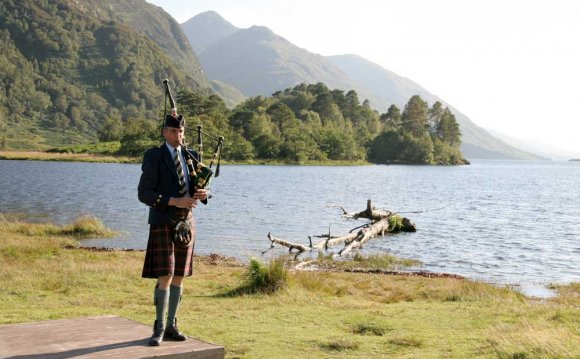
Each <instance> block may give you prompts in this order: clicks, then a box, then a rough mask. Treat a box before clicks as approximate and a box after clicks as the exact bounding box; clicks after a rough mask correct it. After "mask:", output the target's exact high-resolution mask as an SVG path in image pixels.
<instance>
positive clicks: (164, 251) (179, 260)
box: [141, 218, 195, 278]
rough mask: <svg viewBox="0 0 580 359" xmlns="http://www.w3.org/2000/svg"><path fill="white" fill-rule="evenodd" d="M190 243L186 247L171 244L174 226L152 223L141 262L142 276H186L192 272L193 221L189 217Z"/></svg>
mask: <svg viewBox="0 0 580 359" xmlns="http://www.w3.org/2000/svg"><path fill="white" fill-rule="evenodd" d="M191 223H192V225H191V238H193V239H192V242H193V243H192V245H191V246H189V247H186V248H182V247H178V246H175V245H174V244H173V236H174V233H175V228H174V226H172V225H170V224H159V225H155V224H152V225H150V227H149V240H148V242H147V252H146V253H145V262H144V264H143V273H142V275H141V276H142V277H143V278H159V277H162V276H179V277H187V276H191V275H192V273H193V247H194V246H195V221H194V220H193V218H191Z"/></svg>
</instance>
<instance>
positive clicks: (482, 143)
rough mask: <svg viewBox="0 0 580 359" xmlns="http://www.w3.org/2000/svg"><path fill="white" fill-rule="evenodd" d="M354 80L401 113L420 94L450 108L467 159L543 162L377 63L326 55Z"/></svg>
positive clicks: (349, 56)
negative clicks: (410, 99) (410, 100)
mask: <svg viewBox="0 0 580 359" xmlns="http://www.w3.org/2000/svg"><path fill="white" fill-rule="evenodd" d="M327 59H328V60H329V61H330V62H332V63H333V64H335V65H336V66H338V67H339V68H340V69H341V70H342V71H343V72H344V73H346V74H347V75H348V76H349V77H350V78H351V79H353V80H354V81H356V82H358V83H360V84H362V85H363V86H366V87H367V88H369V89H370V90H371V91H372V92H373V93H375V94H377V95H378V96H379V97H380V100H381V101H382V102H384V103H389V104H391V103H392V104H395V105H397V107H399V108H400V109H401V110H403V109H404V108H405V104H406V103H407V101H408V100H409V98H410V97H411V96H413V95H419V96H421V98H422V99H423V100H425V101H427V102H428V103H429V104H433V103H435V102H436V101H439V102H441V103H443V104H444V105H445V106H449V108H450V109H451V110H452V112H453V113H454V114H455V117H456V119H457V122H459V125H460V128H461V132H462V139H461V140H462V146H461V150H462V152H463V153H464V154H465V156H466V157H467V158H498V159H500V158H505V159H508V158H519V159H541V157H540V156H537V155H534V154H532V153H529V152H525V151H522V150H520V149H517V148H515V147H513V146H510V145H508V144H507V143H506V142H504V141H502V140H501V139H498V138H497V137H494V136H493V135H491V134H490V133H489V132H488V131H487V130H485V129H483V128H481V127H479V126H477V125H476V124H474V123H473V122H472V121H471V120H470V119H469V118H468V117H467V116H466V115H465V114H463V113H461V112H460V111H459V110H457V109H456V108H454V107H453V106H452V105H451V104H449V103H447V102H446V101H444V100H443V99H441V98H439V97H438V96H436V95H434V94H432V93H430V92H429V91H427V90H426V89H424V88H423V87H421V86H420V85H419V84H417V83H415V82H413V81H411V80H409V79H408V78H405V77H402V76H399V75H397V74H396V73H394V72H392V71H389V70H387V69H385V68H383V67H381V66H380V65H378V64H375V63H373V62H371V61H369V60H367V59H365V58H363V57H361V56H358V55H352V54H349V55H340V56H327Z"/></svg>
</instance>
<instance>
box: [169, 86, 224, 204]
mask: <svg viewBox="0 0 580 359" xmlns="http://www.w3.org/2000/svg"><path fill="white" fill-rule="evenodd" d="M163 84H164V85H165V100H164V103H165V107H164V110H163V121H166V119H167V116H168V115H167V99H169V105H170V106H171V116H173V118H175V119H178V118H179V119H181V118H182V115H179V116H178V115H177V106H176V105H175V100H174V99H173V95H172V94H171V90H170V89H169V80H167V79H166V80H163ZM163 123H164V124H165V122H163ZM203 135H205V136H207V137H208V138H210V139H211V140H214V141H216V147H215V150H214V152H213V156H212V158H211V161H210V163H209V166H206V165H204V164H203V162H202V160H203V159H202V156H203ZM197 144H198V150H197V156H195V155H194V154H193V153H191V151H189V149H188V148H187V144H186V143H182V144H181V148H182V149H183V155H184V157H185V161H186V163H187V169H188V172H189V193H191V194H192V195H193V194H194V193H195V190H196V189H203V188H206V187H207V186H208V185H209V182H210V180H211V179H212V177H218V176H219V175H220V161H221V152H222V149H223V145H224V137H223V136H219V137H217V138H216V137H214V136H211V135H210V134H208V133H206V132H204V131H203V130H202V126H201V125H198V126H197ZM216 158H217V165H216V169H215V174H214V172H213V171H212V169H211V168H212V166H213V165H214V163H216Z"/></svg>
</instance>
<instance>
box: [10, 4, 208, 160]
mask: <svg viewBox="0 0 580 359" xmlns="http://www.w3.org/2000/svg"><path fill="white" fill-rule="evenodd" d="M147 24H149V27H148V26H147ZM133 26H135V27H138V28H139V29H140V30H138V31H137V30H135V28H134V27H133ZM156 26H161V27H160V28H161V29H167V31H170V32H171V35H170V34H165V32H164V31H160V32H158V33H156V32H155V29H156ZM160 33H163V34H162V35H160ZM176 34H178V35H179V34H181V40H179V39H180V37H179V36H176ZM168 38H174V39H175V40H174V41H173V42H171V41H167V39H168ZM160 44H162V46H160ZM196 69H197V70H196ZM165 78H170V79H172V83H173V84H174V86H176V87H181V88H188V89H192V90H195V91H199V92H204V91H209V90H206V88H207V86H208V83H207V80H206V79H205V77H204V76H203V73H202V71H201V66H200V65H199V63H198V62H197V58H196V57H195V54H193V52H192V50H191V46H190V45H189V43H188V42H187V40H186V39H185V35H183V32H182V30H181V28H180V27H179V24H177V23H176V22H175V21H174V20H173V19H171V17H169V15H167V14H166V13H165V12H163V11H162V10H161V9H160V8H157V7H155V6H152V5H149V4H147V3H146V2H145V1H143V0H115V1H112V0H111V1H102V0H90V1H81V2H76V1H69V0H50V1H48V0H45V1H42V0H3V1H2V2H0V130H1V132H0V133H1V135H0V145H2V146H3V147H8V148H27V149H31V148H46V147H52V146H55V145H61V144H66V143H76V142H87V141H88V140H89V139H95V138H96V133H97V130H98V129H100V128H101V126H102V123H103V122H104V121H105V119H107V118H110V117H118V118H120V119H123V120H126V119H129V118H148V119H151V120H154V119H158V118H159V109H160V107H161V105H162V101H163V93H162V87H161V85H160V84H162V80H163V79H165ZM23 137H24V138H26V141H25V142H24V141H22V138H23Z"/></svg>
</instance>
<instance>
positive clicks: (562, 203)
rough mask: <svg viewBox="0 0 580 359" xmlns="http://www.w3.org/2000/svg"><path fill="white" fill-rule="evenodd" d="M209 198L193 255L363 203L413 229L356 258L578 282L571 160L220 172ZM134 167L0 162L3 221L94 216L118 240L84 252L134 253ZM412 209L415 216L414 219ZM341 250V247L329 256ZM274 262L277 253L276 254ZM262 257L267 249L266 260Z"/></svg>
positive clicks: (137, 236)
mask: <svg viewBox="0 0 580 359" xmlns="http://www.w3.org/2000/svg"><path fill="white" fill-rule="evenodd" d="M221 172H222V173H221V175H220V177H218V178H217V179H215V180H214V181H213V183H212V192H213V194H214V198H213V199H212V200H210V204H209V205H207V206H204V205H201V204H200V205H199V207H198V208H197V209H195V215H196V218H197V228H198V237H197V242H196V251H197V253H198V254H208V253H212V252H217V253H221V254H224V255H228V256H236V257H238V258H241V259H247V258H250V257H259V256H260V254H261V252H262V251H263V250H266V249H267V248H268V247H269V246H270V242H269V241H268V239H267V238H266V236H267V234H268V232H272V234H273V235H274V236H276V237H279V238H283V239H286V240H289V241H293V242H299V243H303V244H308V235H312V234H322V233H327V232H328V229H329V226H330V231H331V233H332V234H333V235H340V234H345V233H347V232H348V231H349V230H350V229H352V228H354V227H356V226H359V225H361V224H363V223H365V222H364V221H363V220H359V221H352V220H350V221H347V220H343V219H341V218H340V214H341V210H340V209H339V208H337V206H342V207H344V208H345V209H346V210H348V211H349V212H355V211H361V210H363V209H365V207H366V201H367V199H371V200H372V202H373V204H374V205H375V206H376V207H377V208H379V209H387V210H391V211H395V212H400V213H401V214H402V215H404V216H405V217H408V218H409V219H411V220H412V221H413V222H415V224H416V225H417V232H416V233H404V234H397V235H392V236H387V237H383V238H378V239H374V240H372V241H370V242H369V243H368V244H367V245H366V246H365V248H364V249H363V253H386V252H388V253H391V254H394V255H397V256H400V257H405V258H414V259H418V260H420V261H422V262H423V263H424V266H423V267H422V268H421V270H428V271H433V272H446V273H455V274H460V275H463V276H466V277H469V278H472V279H477V280H482V281H486V282H491V283H496V284H509V285H512V286H516V287H518V288H520V290H522V291H523V292H524V293H527V294H534V295H539V296H542V295H549V291H548V290H547V289H545V286H546V285H548V284H550V283H568V282H572V281H576V282H577V281H580V163H579V162H556V161H529V162H528V161H483V160H482V161H473V162H472V165H470V166H378V165H377V166H373V165H370V166H238V165H227V166H222V169H221ZM140 174H141V168H140V165H128V164H100V163H70V162H37V161H0V204H1V205H2V209H1V211H2V212H21V213H25V214H27V215H28V216H29V218H30V220H53V221H57V222H59V223H65V222H70V221H72V220H74V219H75V218H76V217H77V216H79V215H81V214H91V215H95V216H97V217H98V218H100V219H101V220H103V222H104V223H105V224H106V225H107V226H109V227H111V228H113V229H114V230H117V231H119V232H120V233H121V235H120V236H119V237H118V238H113V239H105V240H103V239H95V240H84V241H83V245H87V246H107V247H116V248H133V249H144V248H145V247H146V244H147V231H148V226H147V213H148V207H146V206H145V205H144V204H142V203H140V202H139V201H138V200H137V183H138V181H139V176H140ZM413 212H416V213H413ZM335 250H336V251H338V250H340V248H339V247H337V248H336V249H335ZM271 252H275V253H274V254H281V253H284V252H285V250H283V249H278V250H277V252H276V251H271ZM269 254H270V252H269Z"/></svg>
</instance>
